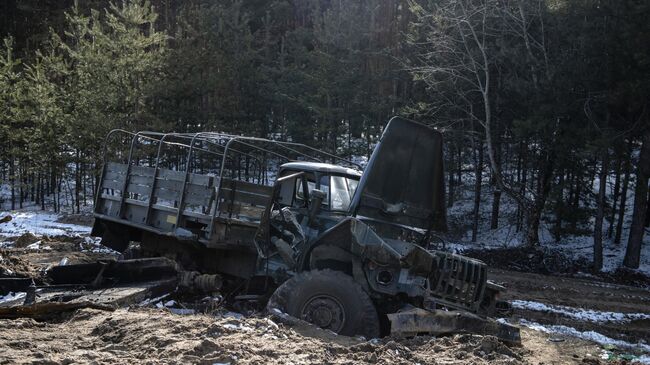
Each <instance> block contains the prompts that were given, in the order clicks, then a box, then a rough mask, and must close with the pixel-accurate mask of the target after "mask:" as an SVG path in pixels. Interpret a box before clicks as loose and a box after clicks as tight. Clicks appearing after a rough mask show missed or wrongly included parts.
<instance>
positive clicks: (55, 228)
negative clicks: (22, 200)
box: [0, 209, 91, 236]
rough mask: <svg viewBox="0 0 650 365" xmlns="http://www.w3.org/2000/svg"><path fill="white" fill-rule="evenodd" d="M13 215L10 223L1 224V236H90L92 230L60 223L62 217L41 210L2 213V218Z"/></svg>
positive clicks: (0, 215)
mask: <svg viewBox="0 0 650 365" xmlns="http://www.w3.org/2000/svg"><path fill="white" fill-rule="evenodd" d="M6 215H11V217H12V219H11V221H10V222H7V223H3V224H0V235H3V236H20V235H22V234H24V233H27V232H30V233H32V234H34V235H46V236H58V235H80V234H89V233H90V228H91V227H88V226H82V225H77V224H68V223H59V222H57V220H58V219H60V218H61V215H59V214H55V213H50V212H45V211H40V210H35V209H34V210H29V209H24V210H19V211H5V212H0V217H4V216H6Z"/></svg>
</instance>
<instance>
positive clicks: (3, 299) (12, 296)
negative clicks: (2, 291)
mask: <svg viewBox="0 0 650 365" xmlns="http://www.w3.org/2000/svg"><path fill="white" fill-rule="evenodd" d="M26 295H27V293H25V292H16V293H14V292H9V294H7V295H0V304H4V303H9V302H13V301H16V300H20V299H24V298H25V296H26Z"/></svg>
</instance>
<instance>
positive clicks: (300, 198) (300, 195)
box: [293, 176, 316, 208]
mask: <svg viewBox="0 0 650 365" xmlns="http://www.w3.org/2000/svg"><path fill="white" fill-rule="evenodd" d="M305 178H306V179H307V189H308V192H309V193H311V191H312V190H314V189H315V188H316V183H315V182H314V180H313V178H310V177H309V176H306V177H305ZM295 192H296V194H295V199H294V203H293V207H294V208H304V207H306V206H308V204H307V197H306V196H305V195H306V194H305V191H304V189H303V185H302V179H296V182H295Z"/></svg>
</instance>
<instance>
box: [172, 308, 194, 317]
mask: <svg viewBox="0 0 650 365" xmlns="http://www.w3.org/2000/svg"><path fill="white" fill-rule="evenodd" d="M167 309H168V310H169V311H170V312H172V313H173V314H178V315H182V316H186V315H191V314H194V313H196V311H195V310H194V309H187V308H167Z"/></svg>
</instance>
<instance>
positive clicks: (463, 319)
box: [388, 308, 521, 345]
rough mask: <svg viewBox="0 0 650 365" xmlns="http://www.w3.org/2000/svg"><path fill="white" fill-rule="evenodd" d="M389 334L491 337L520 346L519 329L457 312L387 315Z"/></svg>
mask: <svg viewBox="0 0 650 365" xmlns="http://www.w3.org/2000/svg"><path fill="white" fill-rule="evenodd" d="M388 319H389V320H390V333H391V335H394V336H415V335H418V334H422V333H428V334H432V335H435V336H439V335H447V334H454V333H476V334H481V335H492V336H495V337H498V338H499V339H501V340H503V341H505V342H508V343H511V344H516V345H521V335H520V332H519V328H517V327H515V326H511V325H509V324H506V323H501V322H497V321H495V320H493V319H489V318H481V317H479V316H477V315H474V314H471V313H468V312H460V311H442V310H437V311H435V312H430V311H427V310H424V309H421V308H411V309H407V310H404V311H400V312H397V313H390V314H388Z"/></svg>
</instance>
